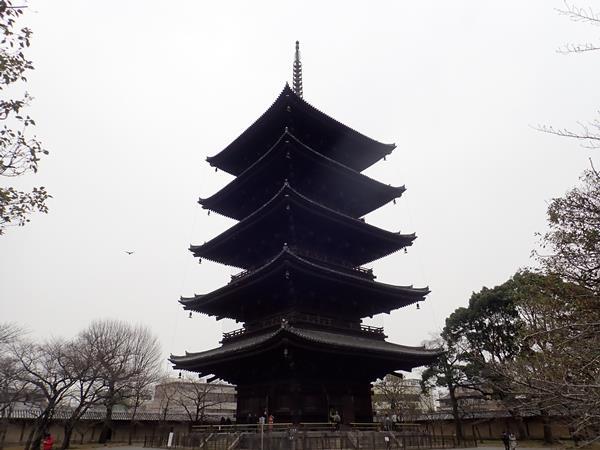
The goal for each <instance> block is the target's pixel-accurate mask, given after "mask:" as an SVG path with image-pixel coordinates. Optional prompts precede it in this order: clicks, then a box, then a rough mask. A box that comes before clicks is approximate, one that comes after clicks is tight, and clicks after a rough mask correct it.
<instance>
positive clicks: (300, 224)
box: [190, 183, 416, 269]
mask: <svg viewBox="0 0 600 450" xmlns="http://www.w3.org/2000/svg"><path fill="white" fill-rule="evenodd" d="M290 224H291V226H290ZM415 239H416V235H415V234H414V233H413V234H400V233H393V232H390V231H386V230H382V229H381V228H378V227H375V226H373V225H369V224H367V223H365V222H364V221H362V220H359V219H355V218H353V217H350V216H347V215H345V214H342V213H339V212H337V211H334V210H332V209H330V208H327V207H325V206H323V205H321V204H319V203H316V202H314V201H312V200H310V199H308V198H307V197H305V196H303V195H302V194H300V193H298V192H297V191H296V190H294V189H293V188H292V187H290V186H289V184H288V183H285V184H284V185H283V186H282V188H281V189H280V190H279V192H278V193H277V194H276V195H275V196H273V198H272V199H271V200H269V201H268V202H267V203H265V204H264V205H263V206H262V207H260V208H259V209H257V210H256V211H254V212H253V213H252V214H250V215H249V216H247V217H246V218H244V219H243V220H242V221H240V222H238V223H237V224H235V225H234V226H232V227H231V228H229V229H228V230H226V231H225V232H223V233H221V234H220V235H218V236H216V237H215V238H213V239H211V240H210V241H208V242H206V243H205V244H203V245H192V246H190V251H191V252H192V253H193V254H194V256H197V257H201V258H206V259H208V260H211V261H215V262H220V263H222V264H226V265H229V266H234V267H239V268H242V269H249V268H252V267H260V266H261V265H263V264H264V263H265V262H266V261H268V260H269V259H271V258H272V257H274V256H275V255H277V253H279V251H280V250H281V248H282V247H283V246H284V245H286V244H287V245H289V246H298V247H300V248H302V249H303V250H305V251H313V252H315V253H316V254H319V253H320V254H323V255H328V257H330V259H332V260H337V261H338V262H339V263H341V264H346V265H350V266H362V265H363V264H366V263H369V262H371V261H374V260H376V259H379V258H383V257H384V256H387V255H389V254H391V253H394V252H396V251H398V250H400V249H402V248H404V247H407V246H410V245H412V242H413V241H414V240H415Z"/></svg>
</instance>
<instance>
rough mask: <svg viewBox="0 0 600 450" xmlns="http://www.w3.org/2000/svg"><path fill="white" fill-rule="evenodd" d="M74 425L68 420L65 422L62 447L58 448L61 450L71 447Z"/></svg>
mask: <svg viewBox="0 0 600 450" xmlns="http://www.w3.org/2000/svg"><path fill="white" fill-rule="evenodd" d="M74 425H75V424H74V423H73V422H71V421H69V420H67V422H65V426H64V431H65V437H64V438H63V441H62V445H61V446H60V448H61V450H65V449H67V448H69V446H70V445H71V435H72V434H73V428H74Z"/></svg>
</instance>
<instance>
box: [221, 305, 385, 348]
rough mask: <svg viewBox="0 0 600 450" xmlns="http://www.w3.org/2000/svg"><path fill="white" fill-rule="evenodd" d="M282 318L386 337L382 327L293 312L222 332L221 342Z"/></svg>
mask: <svg viewBox="0 0 600 450" xmlns="http://www.w3.org/2000/svg"><path fill="white" fill-rule="evenodd" d="M283 320H285V321H287V322H288V323H290V324H294V323H305V324H311V325H319V326H325V327H327V328H331V329H336V330H343V331H351V332H354V333H356V334H360V335H366V336H370V337H377V338H379V339H384V338H385V337H386V336H385V334H384V333H383V327H373V326H370V325H363V324H361V323H357V322H346V321H342V320H337V319H333V318H331V317H324V316H317V315H313V314H305V313H297V312H294V313H289V314H282V315H278V316H274V317H271V318H269V319H266V320H261V321H260V322H254V323H252V324H251V326H249V327H242V328H238V329H237V330H233V331H230V332H227V333H223V340H222V341H221V342H226V341H229V340H232V339H236V338H239V337H242V336H248V335H251V334H254V333H256V332H259V331H262V330H265V329H267V328H272V327H275V326H277V325H280V324H281V323H282V321H283Z"/></svg>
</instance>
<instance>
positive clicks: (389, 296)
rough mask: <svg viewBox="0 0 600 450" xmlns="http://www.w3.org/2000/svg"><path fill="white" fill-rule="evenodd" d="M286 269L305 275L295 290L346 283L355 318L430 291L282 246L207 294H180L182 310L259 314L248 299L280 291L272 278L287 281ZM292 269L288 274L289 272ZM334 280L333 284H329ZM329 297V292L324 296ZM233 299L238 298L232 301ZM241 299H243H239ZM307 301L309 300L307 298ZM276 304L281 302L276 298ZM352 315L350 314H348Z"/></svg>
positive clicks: (409, 301) (237, 315) (414, 299)
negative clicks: (258, 264)
mask: <svg viewBox="0 0 600 450" xmlns="http://www.w3.org/2000/svg"><path fill="white" fill-rule="evenodd" d="M285 271H287V278H291V281H292V282H294V280H295V278H296V275H295V271H298V273H299V274H300V273H301V274H306V275H308V277H309V280H310V281H307V280H306V277H302V279H301V280H300V281H299V284H300V286H296V288H295V289H296V290H297V291H298V290H301V289H303V288H306V287H307V286H305V285H308V284H310V286H311V289H315V290H316V289H317V285H318V284H317V283H318V282H319V281H320V280H324V281H325V282H326V283H327V284H326V286H328V287H329V289H332V290H334V291H340V292H342V291H341V290H340V285H346V286H347V287H348V289H350V290H351V291H352V295H350V296H346V295H345V294H343V293H341V296H342V297H344V298H346V297H347V298H346V300H347V301H346V302H345V304H346V306H348V304H349V303H351V301H352V300H354V299H356V306H354V307H352V310H353V311H354V314H353V315H355V316H356V317H366V316H373V315H375V314H379V313H383V312H390V311H392V310H394V309H396V308H398V307H404V306H408V305H411V304H413V303H416V302H420V301H424V300H425V296H426V295H427V294H428V293H429V288H427V287H425V288H414V287H413V286H396V285H391V284H386V283H380V282H376V281H374V280H372V279H369V278H365V276H364V275H362V274H359V272H358V271H356V274H352V273H349V272H342V271H339V270H336V269H334V268H331V267H327V266H326V265H322V264H318V263H316V262H313V261H309V260H308V259H306V258H303V257H301V256H299V255H298V254H296V253H295V252H294V250H292V249H290V248H288V247H287V246H284V248H283V250H282V251H281V252H280V253H279V254H278V255H277V256H275V257H274V258H273V259H271V260H270V261H269V262H267V263H266V264H265V265H263V266H262V267H260V268H258V269H256V270H254V271H251V272H248V273H246V274H240V275H238V276H235V277H233V279H232V281H231V282H230V283H229V284H227V285H225V286H223V287H221V288H219V289H217V290H215V291H212V292H210V293H208V294H204V295H195V296H194V297H188V298H185V297H182V298H181V300H180V303H181V304H182V305H183V307H184V309H186V310H192V311H197V312H203V313H205V314H212V315H217V316H220V317H227V318H231V319H235V320H240V321H246V320H249V317H250V316H252V312H254V313H255V314H260V309H259V308H257V306H256V305H254V306H253V303H252V302H251V299H254V298H256V299H259V298H260V299H262V303H265V302H266V297H267V295H268V288H265V283H266V284H267V286H269V285H272V289H276V290H283V289H284V287H282V286H281V285H280V283H275V284H273V281H272V280H273V279H275V280H279V281H280V282H281V283H284V284H285V283H286V282H287V280H286V279H285V278H286V277H284V276H281V272H285ZM290 272H291V273H290ZM332 281H333V283H334V284H333V285H331V283H332ZM254 291H257V292H258V293H259V295H252V292H254ZM260 294H262V295H260ZM326 296H328V295H326ZM235 300H240V302H241V303H240V302H238V303H234V302H235ZM242 300H243V301H242ZM306 301H308V299H306ZM279 303H282V302H281V301H280V300H279ZM285 306H286V305H284V304H281V305H280V307H283V308H285ZM343 306H344V305H339V304H336V305H334V306H333V307H334V308H336V307H337V308H339V307H343ZM267 308H268V309H270V310H272V311H274V309H276V307H275V306H273V305H271V306H267ZM349 315H352V314H349Z"/></svg>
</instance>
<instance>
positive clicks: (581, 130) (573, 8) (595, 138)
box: [535, 0, 600, 148]
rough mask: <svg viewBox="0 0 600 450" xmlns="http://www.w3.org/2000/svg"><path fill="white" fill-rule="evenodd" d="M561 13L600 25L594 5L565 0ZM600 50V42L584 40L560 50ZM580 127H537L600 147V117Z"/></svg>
mask: <svg viewBox="0 0 600 450" xmlns="http://www.w3.org/2000/svg"><path fill="white" fill-rule="evenodd" d="M557 11H558V13H559V14H562V15H564V16H566V17H567V18H568V19H570V20H572V21H574V22H581V23H584V24H587V25H592V26H600V13H599V12H598V11H595V10H594V9H593V8H592V7H583V6H579V5H577V4H575V3H571V2H568V1H566V0H565V2H564V7H563V8H558V9H557ZM596 50H600V43H596V44H594V43H591V42H584V43H580V44H574V43H568V44H565V45H564V46H563V47H562V48H560V49H559V50H558V51H559V53H563V54H570V53H587V52H593V51H596ZM599 114H600V112H599ZM577 125H578V129H576V130H573V129H569V128H556V127H553V126H551V125H538V126H537V127H535V128H536V129H537V130H539V131H543V132H545V133H550V134H555V135H557V136H562V137H568V138H572V139H577V140H579V141H581V144H582V146H583V147H585V148H600V118H596V119H593V120H590V121H587V122H577Z"/></svg>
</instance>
